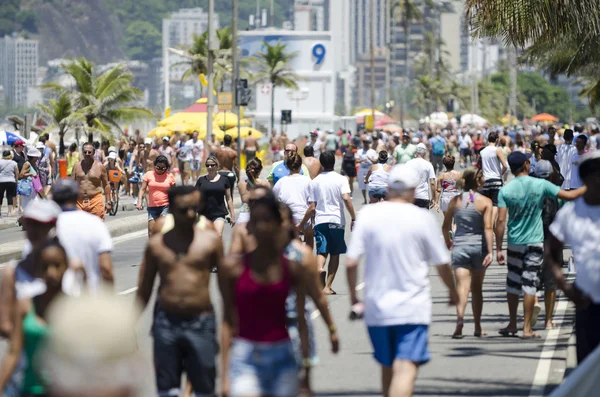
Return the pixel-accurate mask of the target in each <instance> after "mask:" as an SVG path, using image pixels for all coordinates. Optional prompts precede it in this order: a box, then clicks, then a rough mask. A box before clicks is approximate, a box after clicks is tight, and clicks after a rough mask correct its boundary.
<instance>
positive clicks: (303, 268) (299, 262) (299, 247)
mask: <svg viewBox="0 0 600 397" xmlns="http://www.w3.org/2000/svg"><path fill="white" fill-rule="evenodd" d="M291 244H292V247H293V249H294V250H295V251H296V253H297V254H299V255H298V256H299V258H298V256H297V257H296V258H289V264H290V270H291V271H292V273H294V274H295V275H301V274H305V273H312V272H316V270H317V267H316V261H315V258H314V255H313V253H312V251H311V250H310V249H309V248H308V247H307V246H305V245H304V244H302V243H301V242H299V241H297V240H294V241H292V243H291Z"/></svg>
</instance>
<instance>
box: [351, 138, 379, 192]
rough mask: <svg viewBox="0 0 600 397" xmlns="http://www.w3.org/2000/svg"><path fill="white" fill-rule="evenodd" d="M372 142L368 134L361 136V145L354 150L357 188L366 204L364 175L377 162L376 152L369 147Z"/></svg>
mask: <svg viewBox="0 0 600 397" xmlns="http://www.w3.org/2000/svg"><path fill="white" fill-rule="evenodd" d="M372 143H373V138H371V137H370V136H363V137H362V144H363V147H362V148H361V149H359V150H358V151H357V152H356V162H357V165H358V176H357V178H358V188H359V190H360V191H361V193H362V196H363V204H367V184H366V183H365V176H366V175H367V173H368V172H369V170H370V169H371V166H372V165H373V164H375V163H376V162H377V152H376V151H375V150H374V149H372V148H371V144H372Z"/></svg>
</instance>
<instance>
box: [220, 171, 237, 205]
mask: <svg viewBox="0 0 600 397" xmlns="http://www.w3.org/2000/svg"><path fill="white" fill-rule="evenodd" d="M219 175H221V176H222V177H225V178H227V179H228V180H229V190H231V199H232V200H233V188H234V186H235V181H236V178H235V172H233V171H227V170H222V171H219Z"/></svg>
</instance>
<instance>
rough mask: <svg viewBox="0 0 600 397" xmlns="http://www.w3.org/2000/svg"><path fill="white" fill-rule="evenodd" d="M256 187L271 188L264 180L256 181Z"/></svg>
mask: <svg viewBox="0 0 600 397" xmlns="http://www.w3.org/2000/svg"><path fill="white" fill-rule="evenodd" d="M255 183H256V185H257V186H264V187H268V188H270V187H271V184H270V183H269V181H267V180H265V179H257V180H256V181H255Z"/></svg>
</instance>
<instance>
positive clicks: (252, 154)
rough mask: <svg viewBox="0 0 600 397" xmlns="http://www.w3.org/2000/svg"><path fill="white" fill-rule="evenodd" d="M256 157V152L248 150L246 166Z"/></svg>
mask: <svg viewBox="0 0 600 397" xmlns="http://www.w3.org/2000/svg"><path fill="white" fill-rule="evenodd" d="M255 157H256V150H246V164H248V161H250V160H252V159H253V158H255Z"/></svg>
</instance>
